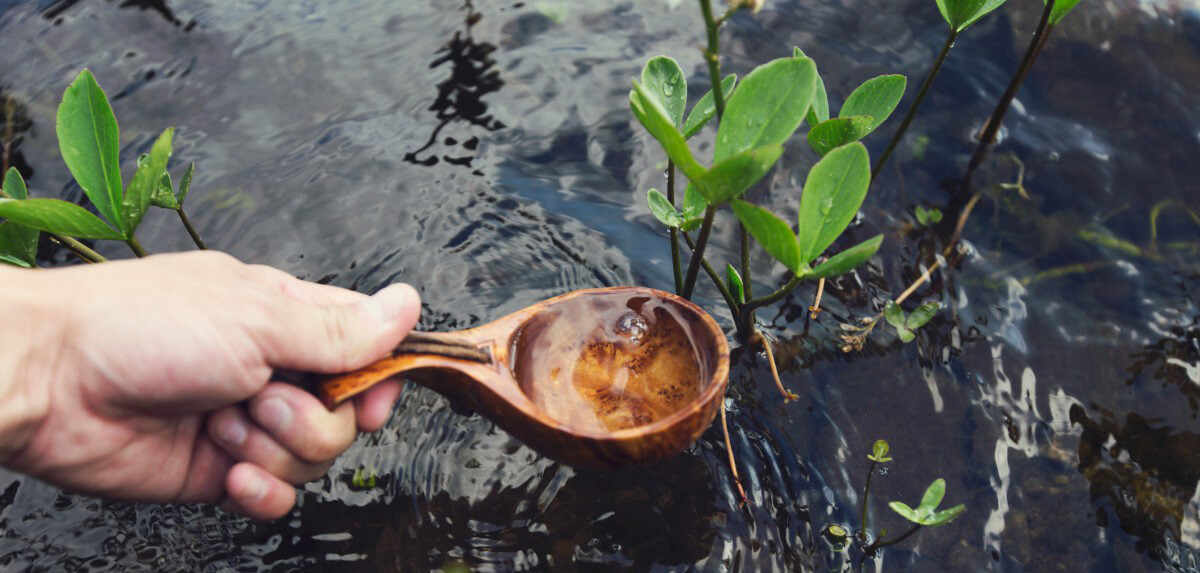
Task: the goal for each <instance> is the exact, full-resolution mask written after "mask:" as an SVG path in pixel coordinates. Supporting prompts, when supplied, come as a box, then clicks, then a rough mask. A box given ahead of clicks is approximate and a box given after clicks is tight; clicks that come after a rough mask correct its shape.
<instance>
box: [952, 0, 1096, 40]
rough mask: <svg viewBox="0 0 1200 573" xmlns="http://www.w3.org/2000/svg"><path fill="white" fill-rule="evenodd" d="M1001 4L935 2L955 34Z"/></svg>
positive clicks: (991, 0)
mask: <svg viewBox="0 0 1200 573" xmlns="http://www.w3.org/2000/svg"><path fill="white" fill-rule="evenodd" d="M1076 1H1078V0H1076ZM1003 4H1004V0H937V6H938V10H939V11H941V13H942V18H944V19H945V20H946V24H948V25H949V26H950V29H951V30H954V32H955V33H958V32H962V31H963V30H966V29H967V28H968V27H970V26H971V24H974V23H975V22H978V21H979V19H980V18H982V17H984V16H987V15H988V13H990V12H991V11H993V10H995V9H996V8H999V7H1000V6H1002V5H1003Z"/></svg>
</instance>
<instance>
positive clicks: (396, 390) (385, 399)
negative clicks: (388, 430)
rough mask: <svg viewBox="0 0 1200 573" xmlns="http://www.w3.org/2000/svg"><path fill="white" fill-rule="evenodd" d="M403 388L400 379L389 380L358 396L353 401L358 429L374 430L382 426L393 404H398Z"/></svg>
mask: <svg viewBox="0 0 1200 573" xmlns="http://www.w3.org/2000/svg"><path fill="white" fill-rule="evenodd" d="M402 388H403V386H402V385H401V384H400V381H399V380H388V381H386V382H380V383H379V384H376V385H374V386H372V387H371V389H370V390H367V391H366V392H363V393H362V394H359V395H358V396H356V397H355V398H354V400H353V402H354V413H355V418H356V419H357V420H358V429H359V430H360V431H363V432H374V431H377V430H379V429H380V428H382V427H383V425H384V424H386V423H387V420H388V416H390V415H391V414H392V406H395V405H396V399H398V398H399V397H400V391H401V389H402Z"/></svg>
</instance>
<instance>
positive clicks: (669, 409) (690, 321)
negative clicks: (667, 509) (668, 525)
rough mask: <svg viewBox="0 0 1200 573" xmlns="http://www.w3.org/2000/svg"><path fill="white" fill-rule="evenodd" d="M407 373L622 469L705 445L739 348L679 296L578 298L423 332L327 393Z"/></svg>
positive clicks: (568, 452) (326, 382)
mask: <svg viewBox="0 0 1200 573" xmlns="http://www.w3.org/2000/svg"><path fill="white" fill-rule="evenodd" d="M399 373H404V374H405V377H406V378H409V379H411V380H413V381H414V382H416V383H418V384H421V385H423V386H426V387H428V388H431V389H433V390H435V391H437V392H439V393H441V394H443V395H445V396H447V397H449V398H451V399H454V400H458V401H460V402H461V403H463V404H465V405H467V406H469V407H472V408H474V409H476V410H478V411H479V412H480V413H482V414H483V415H485V416H487V417H488V418H490V419H491V420H492V421H494V422H496V424H497V425H499V426H501V427H502V428H504V429H505V430H507V431H508V432H509V433H511V434H512V435H514V436H516V437H518V438H520V439H521V440H522V441H524V442H525V443H526V444H528V445H530V446H532V447H533V448H534V449H536V450H538V451H539V452H541V453H542V454H544V455H546V456H548V457H551V458H554V459H557V460H560V461H562V462H565V463H568V464H571V465H574V466H581V467H622V466H629V465H634V464H641V463H647V462H651V461H655V460H659V459H662V458H665V457H668V456H671V455H674V454H676V453H678V452H680V451H682V450H683V449H684V448H686V447H687V446H689V445H691V444H692V443H694V442H695V441H696V440H697V439H698V438H699V437H700V434H701V433H703V432H704V430H705V429H706V428H707V427H708V425H709V424H710V423H711V422H712V420H713V416H715V415H716V413H717V410H718V409H719V408H720V405H721V399H722V398H723V397H724V395H725V385H726V383H727V382H728V378H729V346H728V345H727V344H726V342H725V333H724V332H723V331H722V330H721V328H720V327H718V326H717V324H716V322H714V321H713V319H712V317H710V316H709V315H708V314H706V313H705V312H704V311H702V310H700V308H699V307H697V306H696V305H694V304H692V303H691V302H688V301H687V300H684V299H682V298H680V297H677V296H675V295H673V294H670V293H666V292H662V291H658V290H654V289H649V288H641V287H613V288H603V289H587V290H577V291H573V292H570V293H567V294H564V295H562V296H559V297H555V298H552V299H549V300H546V301H543V302H540V303H538V304H535V305H533V306H530V307H528V308H525V309H523V310H520V311H517V312H514V313H512V314H510V315H508V316H506V317H504V318H501V319H499V320H497V321H495V322H492V323H489V324H485V325H483V326H480V327H478V328H472V329H470V330H463V331H459V332H452V333H441V332H413V333H411V334H410V335H409V336H408V338H406V339H405V340H404V342H402V343H401V344H400V345H399V346H398V347H397V348H396V350H395V351H394V352H393V353H392V356H391V357H389V358H385V359H383V360H380V361H378V362H376V363H374V364H372V365H370V366H367V367H366V368H363V369H361V370H358V371H355V372H350V373H348V374H342V375H337V376H333V377H330V378H326V379H323V380H322V381H321V382H320V385H319V388H318V389H317V391H318V394H319V395H320V396H321V398H322V399H323V400H324V401H325V403H326V405H328V406H330V407H331V408H332V407H334V406H336V405H337V404H339V403H341V402H342V401H344V400H346V399H348V398H350V397H351V396H354V395H355V394H358V393H359V392H362V391H364V390H366V389H367V388H369V387H371V386H372V385H374V384H376V383H378V382H380V381H383V380H386V379H388V378H389V377H391V376H394V375H396V374H399Z"/></svg>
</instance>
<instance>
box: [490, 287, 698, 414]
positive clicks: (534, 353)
mask: <svg viewBox="0 0 1200 573" xmlns="http://www.w3.org/2000/svg"><path fill="white" fill-rule="evenodd" d="M672 306H673V305H672V304H671V303H664V302H662V301H659V300H656V299H654V298H651V297H647V296H642V295H628V296H606V297H602V296H593V297H582V298H577V299H575V300H573V301H569V302H567V303H563V304H559V305H556V306H554V307H552V308H549V309H546V310H545V311H543V312H542V313H540V314H538V315H537V316H536V317H534V318H532V319H530V320H529V321H528V322H527V323H526V324H525V327H524V328H522V329H521V332H520V334H519V335H518V336H516V337H514V339H513V350H512V356H513V359H514V360H513V362H514V363H513V367H514V370H515V372H516V375H517V381H518V382H519V383H520V385H521V390H523V391H524V392H525V394H526V395H528V396H529V397H530V399H532V400H533V403H534V404H535V405H536V406H537V407H538V408H539V409H540V410H542V411H543V412H545V413H546V414H547V415H549V416H550V417H551V418H553V419H555V420H558V421H559V422H562V423H563V424H566V425H568V426H571V427H572V428H575V429H578V430H582V431H588V432H612V431H616V430H625V429H629V428H636V427H638V426H645V425H647V424H651V423H654V422H656V421H658V420H661V419H664V418H666V417H668V416H670V415H671V414H674V413H675V412H677V411H679V410H680V408H682V407H684V406H687V405H688V404H691V403H692V402H694V401H695V400H696V399H697V398H698V397H699V396H700V385H701V384H702V383H703V382H704V381H703V380H701V375H700V369H701V364H700V359H699V356H698V350H697V348H696V342H695V339H694V337H693V335H692V332H691V331H692V328H691V326H690V325H689V324H687V322H686V319H684V318H683V317H681V316H679V311H678V310H676V309H674V308H672ZM589 325H590V326H589Z"/></svg>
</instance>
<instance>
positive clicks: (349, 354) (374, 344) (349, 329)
mask: <svg viewBox="0 0 1200 573" xmlns="http://www.w3.org/2000/svg"><path fill="white" fill-rule="evenodd" d="M314 290H317V289H313V288H312V285H310V286H307V287H299V288H295V289H294V291H293V292H295V293H299V292H304V293H305V294H303V295H299V296H300V297H301V298H303V297H308V296H313V291H314ZM337 296H339V297H340V296H341V295H337ZM420 311H421V299H420V296H419V295H418V294H417V291H416V290H414V289H413V288H412V287H411V286H408V285H406V284H395V285H392V286H389V287H387V288H385V289H383V290H381V291H379V292H378V293H376V294H375V295H373V296H371V297H368V298H364V299H361V300H359V301H358V302H355V303H351V304H330V305H315V304H309V303H305V302H302V301H301V300H300V299H298V298H296V297H278V298H277V299H272V308H271V309H270V310H269V316H270V320H269V321H268V323H267V324H261V325H257V328H254V329H253V330H255V331H256V332H255V334H257V338H258V343H259V346H260V348H261V349H262V350H263V353H264V355H265V357H266V359H267V361H268V362H269V363H270V364H271V365H272V366H275V367H281V368H293V369H297V370H308V371H312V372H324V373H337V372H347V371H350V370H354V369H355V368H361V367H363V366H366V365H367V364H370V363H371V362H373V361H375V360H377V359H379V358H382V357H384V356H385V355H387V353H388V352H390V351H391V350H392V349H393V348H395V346H396V345H397V344H399V342H400V341H401V340H403V339H404V336H405V335H407V334H408V332H409V331H410V330H412V327H413V325H415V324H416V322H417V318H418V317H419V315H420Z"/></svg>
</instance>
